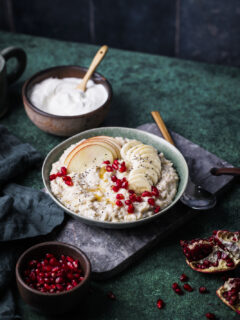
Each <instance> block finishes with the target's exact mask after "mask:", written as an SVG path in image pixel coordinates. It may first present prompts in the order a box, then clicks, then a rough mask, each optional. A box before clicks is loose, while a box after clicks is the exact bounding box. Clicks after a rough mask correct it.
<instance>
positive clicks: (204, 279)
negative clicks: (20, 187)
mask: <svg viewBox="0 0 240 320" xmlns="http://www.w3.org/2000/svg"><path fill="white" fill-rule="evenodd" d="M12 45H14V46H20V47H22V48H23V49H25V50H26V52H27V55H28V66H27V69H26V71H25V73H24V75H23V76H22V78H21V79H20V81H19V82H18V83H17V84H15V85H14V86H12V87H11V88H9V99H10V102H11V111H10V112H9V113H8V114H7V115H6V116H5V117H4V118H3V119H1V120H0V123H1V124H3V125H5V126H7V127H8V128H9V130H10V131H11V132H12V133H14V134H15V135H17V136H18V137H19V138H20V139H22V140H23V141H25V142H29V143H31V144H32V145H33V146H35V147H36V148H37V149H38V150H39V151H41V152H42V153H43V154H44V155H46V153H47V152H48V151H49V150H51V149H52V147H54V146H55V145H56V144H58V143H59V142H60V141H61V140H62V138H58V137H54V136H51V135H49V134H46V133H44V132H42V131H40V130H39V129H38V128H36V127H35V126H34V125H33V124H32V123H31V122H30V120H29V119H28V118H27V116H26V114H25V112H24V110H23V105H22V101H21V94H20V92H21V87H22V84H23V82H24V81H25V80H26V79H27V78H29V77H30V76H31V75H32V74H34V73H35V72H37V71H39V70H42V69H45V68H48V67H52V66H55V65H70V64H78V65H82V66H88V65H89V63H90V60H91V58H92V57H93V55H94V54H95V52H96V50H97V47H96V46H92V45H86V44H80V43H69V42H60V41H55V40H52V39H51V40H50V39H44V38H37V37H31V36H26V35H21V34H11V33H6V32H0V49H3V48H4V47H7V46H12ZM98 71H99V72H100V73H102V74H104V76H105V77H106V78H108V79H109V81H110V82H111V84H112V86H113V91H114V99H113V103H112V107H111V111H110V113H109V116H108V118H107V119H106V121H105V123H104V124H103V125H118V126H128V127H136V126H139V125H141V124H143V123H145V122H150V121H152V119H151V116H150V111H151V110H159V111H161V114H162V116H163V118H164V120H165V121H166V124H167V126H168V127H169V128H171V129H172V130H174V131H176V132H178V133H179V134H181V135H183V136H185V137H186V138H188V139H190V140H192V141H193V142H195V143H197V144H200V145H201V146H202V147H204V148H205V149H207V150H209V151H211V152H213V153H215V154H216V155H217V156H218V157H220V158H222V159H225V160H227V161H228V162H229V163H232V164H233V165H235V166H240V148H239V144H240V130H239V126H240V90H239V85H240V70H239V69H237V68H229V67H222V66H215V65H208V64H204V63H196V62H191V61H184V60H179V59H173V58H166V57H161V56H155V55H148V54H141V53H135V52H128V51H121V50H116V49H110V50H109V53H108V54H107V57H106V58H105V60H104V61H103V63H102V64H101V66H100V67H99V69H98ZM20 183H24V184H25V185H28V186H33V187H35V188H41V187H42V181H41V176H40V172H34V173H31V174H29V175H28V176H26V177H25V179H24V181H20ZM239 217H240V189H239V184H237V183H236V184H235V185H233V186H232V188H231V189H230V190H229V191H228V192H227V193H225V195H224V197H222V198H221V199H220V200H219V202H218V205H217V206H216V208H215V209H214V210H210V211H208V212H204V213H203V212H201V213H199V217H197V218H195V219H194V221H191V222H190V223H188V224H187V225H186V226H185V227H184V228H182V229H181V230H179V231H178V232H177V233H175V234H174V235H170V236H169V237H168V238H166V240H165V241H164V242H161V243H160V244H159V245H158V246H157V247H155V248H154V249H153V250H151V251H150V252H149V254H147V255H146V256H145V257H144V258H143V259H142V260H141V261H139V262H138V263H136V264H134V265H133V266H132V267H131V268H129V269H128V270H126V271H125V272H124V273H122V274H120V275H119V276H117V277H116V278H113V279H111V280H108V281H107V282H93V283H92V289H93V290H92V293H91V294H89V297H88V299H87V302H86V303H85V305H84V306H81V308H80V309H79V312H75V313H73V314H72V315H71V319H80V318H81V317H80V315H81V314H83V312H84V313H85V315H84V317H83V318H84V319H96V320H100V319H111V320H113V319H116V320H121V319H127V320H128V319H138V320H140V319H168V320H169V319H173V320H190V319H191V320H199V319H205V316H204V314H205V313H206V312H212V313H215V314H216V316H217V317H218V319H226V320H228V319H239V316H238V315H237V314H235V313H234V312H233V311H231V310H230V309H229V308H228V307H226V306H225V305H224V304H223V303H222V302H221V301H220V300H219V299H218V298H217V296H216V294H215V290H216V289H217V288H218V287H219V286H220V285H221V284H222V283H223V280H222V279H221V276H214V275H212V276H210V275H203V274H198V273H196V272H194V271H192V270H191V269H190V268H189V267H187V265H186V263H185V261H184V257H183V255H182V253H181V250H180V247H179V239H186V238H188V239H191V238H194V237H204V236H207V235H208V234H210V233H211V231H212V230H214V229H217V228H229V229H232V230H236V229H240V220H239ZM183 272H184V273H186V274H187V275H188V276H189V278H190V283H191V284H192V286H193V287H194V288H195V290H194V291H193V292H192V293H186V294H185V295H184V296H177V295H176V294H175V293H174V292H173V291H172V289H171V284H172V283H173V282H175V281H177V280H178V278H179V276H180V275H181V273H183ZM233 274H234V273H233ZM235 275H238V272H237V271H236V272H235ZM202 285H205V286H206V287H207V288H208V289H209V291H210V293H209V294H206V295H200V294H199V293H198V290H197V289H198V287H199V286H202ZM109 291H113V292H114V294H115V295H116V297H117V299H116V301H112V300H110V299H109V298H108V297H107V293H108V292H109ZM159 297H161V298H162V299H163V300H164V301H165V303H166V306H165V308H164V309H162V310H158V309H157V307H156V301H157V299H158V298H159ZM19 302H20V307H21V309H22V312H23V314H24V317H23V318H24V319H26V320H30V319H33V320H46V319H50V318H47V317H45V316H42V315H39V314H37V313H34V312H33V311H32V310H31V309H30V308H29V307H28V306H26V305H25V304H24V303H23V302H22V301H21V300H20V301H19ZM67 318H68V317H63V319H67Z"/></svg>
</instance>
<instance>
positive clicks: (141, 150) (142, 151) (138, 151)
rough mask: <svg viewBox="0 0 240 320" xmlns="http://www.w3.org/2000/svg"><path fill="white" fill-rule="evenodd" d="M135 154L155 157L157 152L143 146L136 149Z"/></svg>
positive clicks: (150, 147)
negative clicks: (146, 154)
mask: <svg viewBox="0 0 240 320" xmlns="http://www.w3.org/2000/svg"><path fill="white" fill-rule="evenodd" d="M135 152H136V153H137V154H140V155H141V154H144V153H149V154H154V155H157V150H156V149H155V148H153V147H152V146H148V145H145V144H143V145H141V146H139V148H137V149H136V150H135Z"/></svg>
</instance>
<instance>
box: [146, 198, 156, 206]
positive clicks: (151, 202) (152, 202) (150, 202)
mask: <svg viewBox="0 0 240 320" xmlns="http://www.w3.org/2000/svg"><path fill="white" fill-rule="evenodd" d="M148 203H149V204H150V205H151V206H154V205H155V200H154V199H153V198H149V199H148Z"/></svg>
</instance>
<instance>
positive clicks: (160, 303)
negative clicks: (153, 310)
mask: <svg viewBox="0 0 240 320" xmlns="http://www.w3.org/2000/svg"><path fill="white" fill-rule="evenodd" d="M157 307H158V309H162V308H163V307H164V302H163V301H162V299H158V301H157Z"/></svg>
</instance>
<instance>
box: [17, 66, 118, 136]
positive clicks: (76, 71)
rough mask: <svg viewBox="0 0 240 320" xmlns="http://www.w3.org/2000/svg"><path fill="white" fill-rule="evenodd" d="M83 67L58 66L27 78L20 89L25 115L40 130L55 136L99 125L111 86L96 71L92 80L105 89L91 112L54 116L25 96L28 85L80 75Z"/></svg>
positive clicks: (110, 96)
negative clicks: (103, 99)
mask: <svg viewBox="0 0 240 320" xmlns="http://www.w3.org/2000/svg"><path fill="white" fill-rule="evenodd" d="M87 70H88V69H87V68H83V67H79V66H59V67H53V68H50V69H46V70H43V71H40V72H38V73H36V74H35V75H33V76H32V77H31V78H30V79H28V80H27V81H26V82H25V83H24V85H23V89H22V99H23V104H24V108H25V111H26V113H27V115H28V117H29V119H30V120H31V121H32V122H33V123H34V124H35V125H36V126H37V127H38V128H40V129H41V130H43V131H45V132H48V133H52V134H55V135H57V136H65V137H69V136H72V135H74V134H76V133H79V132H81V131H84V130H87V129H91V128H95V127H97V126H99V125H100V124H101V123H102V122H103V120H104V119H105V117H106V115H107V113H108V111H109V107H110V103H111V100H112V87H111V85H110V83H109V82H108V81H107V80H106V79H105V78H104V77H103V76H102V75H100V74H99V73H96V72H94V74H93V76H92V78H91V79H92V80H93V81H94V82H95V83H97V84H99V83H100V84H102V85H103V86H104V87H105V89H106V90H107V92H108V99H107V101H106V102H105V103H104V104H103V105H102V106H100V107H99V108H97V109H96V110H93V111H91V112H88V113H85V114H81V115H77V116H58V115H54V114H50V113H47V112H45V111H42V110H40V109H38V108H37V107H36V106H35V105H33V103H32V102H31V99H30V97H29V94H30V91H31V89H32V87H33V86H34V85H35V84H36V83H39V82H41V81H43V80H45V79H47V78H51V77H53V78H59V79H62V78H66V77H74V78H83V77H84V75H85V73H86V72H87Z"/></svg>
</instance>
